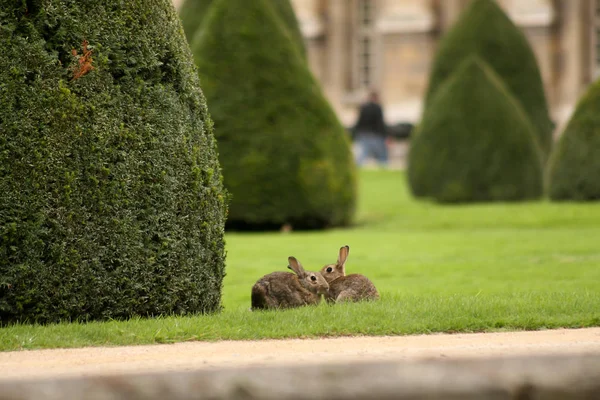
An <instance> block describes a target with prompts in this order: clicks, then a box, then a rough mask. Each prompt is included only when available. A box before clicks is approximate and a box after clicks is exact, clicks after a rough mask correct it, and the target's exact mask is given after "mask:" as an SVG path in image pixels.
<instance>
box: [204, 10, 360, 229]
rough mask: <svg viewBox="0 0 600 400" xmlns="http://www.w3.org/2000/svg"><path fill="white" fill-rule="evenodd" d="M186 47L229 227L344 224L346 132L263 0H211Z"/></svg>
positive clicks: (349, 163) (348, 199) (349, 190)
mask: <svg viewBox="0 0 600 400" xmlns="http://www.w3.org/2000/svg"><path fill="white" fill-rule="evenodd" d="M205 24H206V25H205V28H204V34H203V35H202V36H201V37H200V38H199V40H198V41H197V42H196V43H195V46H194V47H193V49H192V50H193V52H194V55H195V56H196V63H197V65H198V69H199V72H200V81H201V82H202V87H203V89H204V93H205V94H206V97H207V100H208V102H209V104H210V105H211V115H212V116H213V118H214V121H215V135H216V137H217V141H218V143H219V153H220V160H221V165H222V166H223V176H224V179H225V186H226V187H227V189H228V191H229V192H230V193H231V194H232V200H231V204H230V210H229V219H228V222H229V226H232V227H242V226H246V227H255V228H256V227H258V228H262V227H276V226H277V227H278V226H280V225H281V224H284V223H292V224H293V225H294V226H295V227H296V228H319V227H323V226H330V225H344V224H347V223H348V222H349V221H350V219H351V216H352V214H353V210H354V203H355V168H354V161H353V158H352V153H351V151H350V146H349V139H348V137H347V135H346V132H345V130H344V128H343V127H342V126H341V124H340V123H339V121H338V119H337V117H336V115H335V113H334V112H333V110H332V109H331V107H330V105H329V104H328V103H327V101H326V100H325V98H324V97H323V95H322V93H321V89H320V87H319V86H318V84H317V83H316V81H315V79H314V78H313V76H312V74H311V73H310V71H309V70H308V67H307V65H306V63H305V62H304V61H303V60H302V58H301V57H300V55H299V53H298V52H297V51H296V50H295V49H294V48H293V45H292V41H291V40H290V38H289V33H288V32H287V30H286V29H285V28H284V25H283V23H282V22H281V20H280V19H279V18H278V17H277V16H276V14H275V11H274V10H273V8H272V7H271V6H269V5H268V3H267V0H253V1H252V2H248V1H247V0H216V1H215V4H214V6H213V8H212V10H211V13H210V14H209V17H208V20H207V21H206V22H205Z"/></svg>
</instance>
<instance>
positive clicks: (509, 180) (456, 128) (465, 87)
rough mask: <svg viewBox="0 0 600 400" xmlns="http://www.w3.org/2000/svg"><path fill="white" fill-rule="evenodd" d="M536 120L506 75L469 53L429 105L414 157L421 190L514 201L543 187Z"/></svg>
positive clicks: (413, 178)
mask: <svg viewBox="0 0 600 400" xmlns="http://www.w3.org/2000/svg"><path fill="white" fill-rule="evenodd" d="M542 175H543V174H542V162H541V152H540V150H539V147H538V145H537V142H536V140H535V133H534V131H533V127H532V126H531V123H530V121H529V119H528V118H527V116H526V115H525V113H524V112H523V111H522V108H521V106H520V105H519V104H518V102H517V101H516V100H515V99H514V97H513V96H512V95H511V94H510V93H509V91H508V89H506V87H505V85H504V84H503V83H502V81H501V80H500V78H499V77H498V75H496V73H495V72H493V70H492V69H491V68H490V67H489V66H488V65H486V64H485V62H484V61H482V60H480V59H478V58H476V57H470V58H467V59H466V60H465V61H464V62H463V64H462V65H461V66H460V67H459V68H458V69H457V71H456V72H455V73H454V74H453V75H452V77H451V78H450V79H449V80H448V81H447V82H446V83H445V84H444V85H443V86H442V87H441V88H440V89H439V90H438V92H437V94H436V95H435V97H434V98H433V99H432V100H431V103H430V106H429V107H428V108H427V110H426V111H425V114H424V116H423V120H422V122H421V125H420V126H419V131H418V133H417V134H416V135H415V136H414V138H413V140H412V143H411V149H410V156H409V165H408V176H409V182H410V186H411V188H412V191H413V193H414V194H415V195H417V196H426V197H431V198H433V199H435V200H437V201H440V202H476V201H514V200H524V199H532V198H537V197H539V196H541V194H542V189H543V187H542V186H543V185H542Z"/></svg>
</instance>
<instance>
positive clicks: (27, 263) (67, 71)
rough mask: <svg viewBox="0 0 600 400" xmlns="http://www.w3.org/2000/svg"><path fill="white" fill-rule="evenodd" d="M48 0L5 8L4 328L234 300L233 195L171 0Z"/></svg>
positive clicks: (0, 114)
mask: <svg viewBox="0 0 600 400" xmlns="http://www.w3.org/2000/svg"><path fill="white" fill-rule="evenodd" d="M43 4H45V6H43V5H42V2H40V1H18V2H11V3H10V4H9V2H4V6H3V7H2V8H1V9H0V30H1V33H0V170H1V172H0V176H1V178H0V192H1V193H2V196H1V197H0V224H1V225H0V324H5V323H12V322H14V321H29V322H33V321H37V322H40V323H46V322H53V321H59V320H71V319H77V320H99V319H111V318H115V319H121V318H128V317H131V316H134V315H140V316H146V315H158V314H172V313H174V314H188V313H196V312H214V311H218V310H220V307H221V301H220V300H221V286H222V280H223V276H224V258H225V251H224V241H223V232H224V222H225V217H226V191H225V190H224V188H223V184H222V177H221V169H220V166H219V163H218V155H217V151H216V142H215V140H214V136H213V133H212V121H211V119H210V117H209V114H208V112H207V107H206V103H205V99H204V97H203V95H202V92H201V90H200V86H199V81H198V76H197V72H196V69H195V66H194V64H193V59H192V55H191V53H190V51H189V47H188V45H187V43H186V41H185V38H184V36H183V33H182V32H181V25H180V22H179V20H178V18H177V14H176V12H175V9H174V7H173V5H172V4H171V1H170V0H144V1H142V0H139V1H117V0H112V1H107V0H102V1H100V0H87V1H72V0H55V1H53V2H52V3H51V6H50V4H49V3H46V2H44V3H43ZM88 42H89V45H88V44H87V43H88Z"/></svg>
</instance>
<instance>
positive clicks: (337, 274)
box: [321, 246, 379, 303]
mask: <svg viewBox="0 0 600 400" xmlns="http://www.w3.org/2000/svg"><path fill="white" fill-rule="evenodd" d="M348 253H350V246H344V247H341V248H340V254H339V255H338V260H337V263H335V264H328V265H326V266H324V267H323V268H321V274H322V275H323V277H324V278H325V280H326V281H327V282H328V283H329V293H328V294H327V295H326V299H327V301H328V302H336V303H339V302H343V301H362V300H378V299H379V292H377V288H375V285H373V282H371V281H370V280H369V278H367V277H366V276H364V275H361V274H350V275H346V259H347V258H348Z"/></svg>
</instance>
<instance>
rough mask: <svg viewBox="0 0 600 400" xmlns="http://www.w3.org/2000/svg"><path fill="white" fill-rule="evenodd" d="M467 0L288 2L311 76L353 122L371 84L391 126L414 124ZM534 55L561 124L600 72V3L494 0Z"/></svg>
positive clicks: (590, 0) (588, 0) (585, 0)
mask: <svg viewBox="0 0 600 400" xmlns="http://www.w3.org/2000/svg"><path fill="white" fill-rule="evenodd" d="M469 1H470V0H292V2H293V4H294V7H295V9H296V13H297V15H298V19H299V21H300V23H301V27H302V31H303V33H304V36H305V38H306V43H307V46H308V49H309V59H310V63H311V68H312V71H313V72H314V74H315V76H316V77H317V78H318V79H319V80H320V81H321V83H322V85H323V87H324V89H325V91H326V93H327V95H328V97H329V99H330V101H331V102H332V104H333V105H334V107H335V109H336V110H337V112H338V114H339V116H340V119H341V120H342V121H343V122H344V123H345V124H347V125H349V124H352V123H353V121H354V118H355V114H356V108H357V105H358V104H359V102H360V101H361V100H362V99H363V98H364V95H365V92H366V90H368V88H369V87H375V88H377V89H378V90H379V91H380V93H381V97H382V101H383V103H384V105H385V109H386V119H387V122H388V123H395V122H400V121H409V122H416V121H418V119H419V117H420V113H421V106H422V99H423V96H424V93H425V91H426V89H427V84H428V74H429V70H430V66H431V63H432V59H433V56H434V53H435V50H436V45H437V43H438V41H439V40H440V37H441V36H442V35H443V34H444V32H445V31H446V30H448V28H449V27H450V26H451V25H452V24H453V22H454V21H455V20H456V18H457V17H458V15H459V14H460V12H461V11H462V10H463V9H464V7H465V6H466V5H467V4H468V3H469ZM498 2H499V4H500V5H501V6H502V7H503V8H504V9H505V10H506V11H507V13H508V14H509V16H510V17H511V18H512V19H513V21H514V22H515V23H516V24H517V26H519V27H520V28H521V29H523V31H524V33H525V35H526V36H527V38H528V39H529V41H530V43H531V44H532V47H533V49H534V52H535V54H536V56H537V59H538V62H539V65H540V68H541V71H542V76H543V80H544V83H545V88H546V93H547V98H548V102H549V104H550V106H551V112H552V116H553V119H554V120H555V122H556V123H557V125H558V126H559V127H560V126H561V125H562V124H563V123H564V122H565V121H566V119H567V118H568V117H569V115H570V113H571V111H572V109H573V106H574V104H575V102H576V101H577V99H578V97H579V96H580V95H581V93H582V91H583V90H584V89H585V88H586V86H587V85H588V84H589V83H590V82H591V81H593V80H594V79H595V78H596V77H597V76H598V75H599V72H600V56H599V52H600V43H599V39H600V35H599V32H600V0H499V1H498Z"/></svg>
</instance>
